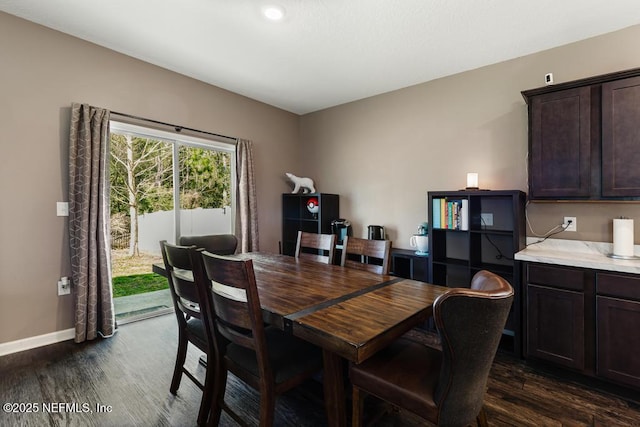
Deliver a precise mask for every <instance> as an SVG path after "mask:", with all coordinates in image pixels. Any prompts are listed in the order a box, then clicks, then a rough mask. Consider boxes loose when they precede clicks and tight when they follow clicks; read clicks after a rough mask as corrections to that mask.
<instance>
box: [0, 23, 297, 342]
mask: <svg viewBox="0 0 640 427" xmlns="http://www.w3.org/2000/svg"><path fill="white" fill-rule="evenodd" d="M0 58H2V60H1V61H2V65H1V66H0V143H1V144H2V167H1V168H0V188H1V189H2V190H1V191H2V202H1V203H2V207H3V209H2V210H1V213H0V236H2V245H1V246H0V343H3V342H9V341H14V340H18V339H21V338H27V337H31V336H37V335H42V334H46V333H49V332H54V331H60V330H64V329H68V328H71V327H72V326H73V303H72V297H71V296H63V297H58V295H57V280H58V279H59V278H60V277H61V276H68V275H70V271H69V250H68V238H67V233H68V228H67V219H66V218H61V217H56V201H62V200H67V186H68V178H67V175H68V168H67V156H68V148H67V147H68V137H69V136H68V134H69V109H70V105H71V103H72V102H86V103H88V104H91V105H95V106H100V107H105V108H108V109H111V110H113V111H118V112H122V113H128V114H132V115H137V116H141V117H146V118H150V119H153V120H158V121H164V122H169V123H174V124H179V125H182V126H186V127H191V128H194V129H200V130H204V131H208V132H214V133H218V134H223V135H229V136H234V137H241V138H247V139H250V140H253V141H254V145H255V157H256V159H258V161H257V162H256V174H257V182H258V205H259V209H260V213H259V228H260V235H261V248H262V249H264V250H268V251H274V252H276V251H277V250H278V240H279V238H280V224H281V217H280V212H281V207H280V200H281V196H280V195H281V194H282V193H283V192H287V191H290V186H289V184H288V183H287V182H286V181H285V179H284V173H285V172H286V171H288V170H289V169H292V168H293V166H294V165H296V164H297V163H296V162H297V158H298V145H297V142H298V122H299V117H298V116H297V115H295V114H291V113H288V112H285V111H282V110H280V109H277V108H274V107H271V106H268V105H265V104H262V103H259V102H256V101H253V100H251V99H248V98H246V97H242V96H240V95H237V94H234V93H231V92H228V91H225V90H222V89H219V88H216V87H213V86H211V85H207V84H205V83H202V82H199V81H196V80H194V79H190V78H187V77H184V76H181V75H179V74H176V73H173V72H170V71H167V70H164V69H161V68H159V67H156V66H153V65H150V64H148V63H145V62H142V61H139V60H136V59H133V58H131V57H128V56H125V55H121V54H119V53H116V52H113V51H110V50H107V49H104V48H101V47H99V46H96V45H94V44H91V43H88V42H85V41H81V40H79V39H76V38H73V37H70V36H67V35H64V34H62V33H59V32H56V31H53V30H50V29H47V28H44V27H42V26H39V25H35V24H33V23H30V22H27V21H24V20H21V19H18V18H16V17H13V16H11V15H7V14H4V13H0ZM273 153H278V155H277V156H273V155H272V154H273Z"/></svg>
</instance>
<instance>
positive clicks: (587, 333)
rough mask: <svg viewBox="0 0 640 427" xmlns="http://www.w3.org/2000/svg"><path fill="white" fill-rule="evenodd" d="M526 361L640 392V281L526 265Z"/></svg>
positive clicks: (630, 276)
mask: <svg viewBox="0 0 640 427" xmlns="http://www.w3.org/2000/svg"><path fill="white" fill-rule="evenodd" d="M524 271H525V277H526V278H525V280H526V282H527V286H526V287H525V290H526V305H525V312H526V315H525V328H524V329H525V334H526V337H525V356H526V357H527V358H535V359H539V360H545V361H548V362H552V363H553V364H555V365H557V366H561V367H565V368H570V369H571V370H573V371H576V372H580V373H582V374H585V375H587V376H591V377H597V378H600V379H604V380H607V381H610V382H613V383H616V384H619V385H623V386H628V387H632V388H634V389H640V357H638V354H640V334H638V332H637V331H639V330H640V276H638V275H634V274H628V273H614V272H606V271H602V270H590V269H583V268H572V267H563V266H555V265H554V266H552V265H548V264H539V263H525V268H524Z"/></svg>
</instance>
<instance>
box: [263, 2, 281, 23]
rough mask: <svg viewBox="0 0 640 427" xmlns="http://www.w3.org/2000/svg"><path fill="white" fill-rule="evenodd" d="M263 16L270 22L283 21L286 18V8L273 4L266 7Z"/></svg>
mask: <svg viewBox="0 0 640 427" xmlns="http://www.w3.org/2000/svg"><path fill="white" fill-rule="evenodd" d="M262 14H263V15H264V16H265V18H267V19H268V20H270V21H281V20H282V18H284V8H283V7H282V6H278V5H273V4H272V5H268V6H264V7H263V8H262Z"/></svg>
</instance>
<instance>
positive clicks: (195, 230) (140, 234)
mask: <svg viewBox="0 0 640 427" xmlns="http://www.w3.org/2000/svg"><path fill="white" fill-rule="evenodd" d="M234 165H235V151H234V146H233V145H230V144H225V143H222V142H218V141H210V140H205V139H198V138H193V137H187V136H182V135H180V134H172V133H169V132H161V131H157V130H154V129H146V128H142V127H139V126H133V125H128V124H123V123H117V122H112V123H111V163H110V168H111V171H110V172H111V258H112V269H113V296H114V305H115V310H116V319H118V321H120V323H122V321H123V320H134V319H135V320H137V319H139V318H144V317H148V316H151V315H157V314H162V313H165V312H170V311H172V310H173V308H172V303H171V297H170V295H169V289H168V283H167V279H166V278H164V277H162V276H160V275H158V274H155V273H153V272H152V266H153V264H154V263H162V256H161V254H160V245H159V242H160V240H167V241H168V242H171V243H176V242H177V241H178V236H180V235H202V234H221V233H233V226H234V215H233V211H234V204H233V194H234V188H233V183H234V181H233V180H232V179H231V177H232V176H234V175H235V170H234Z"/></svg>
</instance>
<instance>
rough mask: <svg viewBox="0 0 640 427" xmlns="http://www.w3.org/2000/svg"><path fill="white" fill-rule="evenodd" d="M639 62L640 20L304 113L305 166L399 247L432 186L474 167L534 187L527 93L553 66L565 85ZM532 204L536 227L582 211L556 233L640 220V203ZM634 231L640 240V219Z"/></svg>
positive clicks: (581, 235) (485, 180)
mask: <svg viewBox="0 0 640 427" xmlns="http://www.w3.org/2000/svg"><path fill="white" fill-rule="evenodd" d="M461 54H464V52H463V53H461ZM398 66H402V64H399V65H398ZM636 67H640V26H634V27H630V28H627V29H624V30H622V31H618V32H615V33H610V34H607V35H604V36H600V37H596V38H592V39H588V40H584V41H581V42H578V43H574V44H570V45H566V46H562V47H558V48H555V49H551V50H547V51H544V52H539V53H537V54H533V55H528V56H525V57H521V58H517V59H513V60H510V61H506V62H502V63H499V64H495V65H491V66H487V67H483V68H480V69H476V70H472V71H468V72H464V73H460V74H457V75H453V76H450V77H446V78H442V79H438V80H434V81H430V82H427V83H423V84H419V85H416V86H412V87H409V88H405V89H402V90H397V91H394V92H390V93H386V94H383V95H378V96H375V97H372V98H368V99H364V100H360V101H357V102H352V103H349V104H345V105H341V106H337V107H334V108H329V109H326V110H323V111H319V112H315V113H311V114H307V115H305V116H303V117H302V118H301V135H300V141H301V153H302V158H301V159H302V163H301V166H300V172H304V173H305V174H308V175H309V176H312V177H316V178H317V181H318V188H319V189H320V190H321V191H327V192H335V193H338V194H340V212H341V215H342V216H343V217H345V218H347V219H349V220H351V222H352V223H354V225H355V226H354V234H355V235H358V236H365V234H366V226H367V225H368V224H381V225H384V226H386V227H387V231H388V234H389V236H390V238H391V239H392V240H393V246H394V247H400V248H409V238H410V237H411V235H412V234H413V233H415V231H416V229H417V227H418V225H419V224H420V223H421V222H422V221H425V220H426V216H427V207H426V195H427V192H428V191H430V190H457V189H461V188H463V187H465V185H466V173H467V172H478V173H479V176H480V187H482V188H489V189H495V190H498V189H520V190H523V191H525V192H526V191H527V151H528V148H527V144H528V142H527V106H526V104H525V102H524V99H523V98H522V96H521V94H520V92H521V91H523V90H526V89H532V88H536V87H540V86H544V75H545V74H546V73H548V72H553V73H554V79H555V81H556V83H560V82H565V81H570V80H576V79H580V78H584V77H590V76H594V75H598V74H604V73H609V72H614V71H620V70H625V69H629V68H636ZM527 212H528V216H529V220H530V222H531V226H532V228H533V230H534V231H535V233H537V234H541V233H544V232H546V231H548V230H549V229H551V228H552V227H553V226H555V225H556V224H559V223H561V222H562V219H563V216H575V217H577V226H578V232H563V233H562V234H559V235H557V236H556V237H557V238H563V239H582V240H591V241H604V242H611V238H612V225H611V222H612V221H611V220H612V218H614V217H617V216H619V215H625V216H628V217H631V218H636V219H637V220H640V204H638V203H557V202H556V203H530V204H529V206H528V208H527ZM639 224H640V223H639ZM528 234H529V235H532V234H533V233H532V232H531V230H529V231H528ZM635 234H636V237H635V239H636V243H640V225H638V226H637V227H636V228H635Z"/></svg>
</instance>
